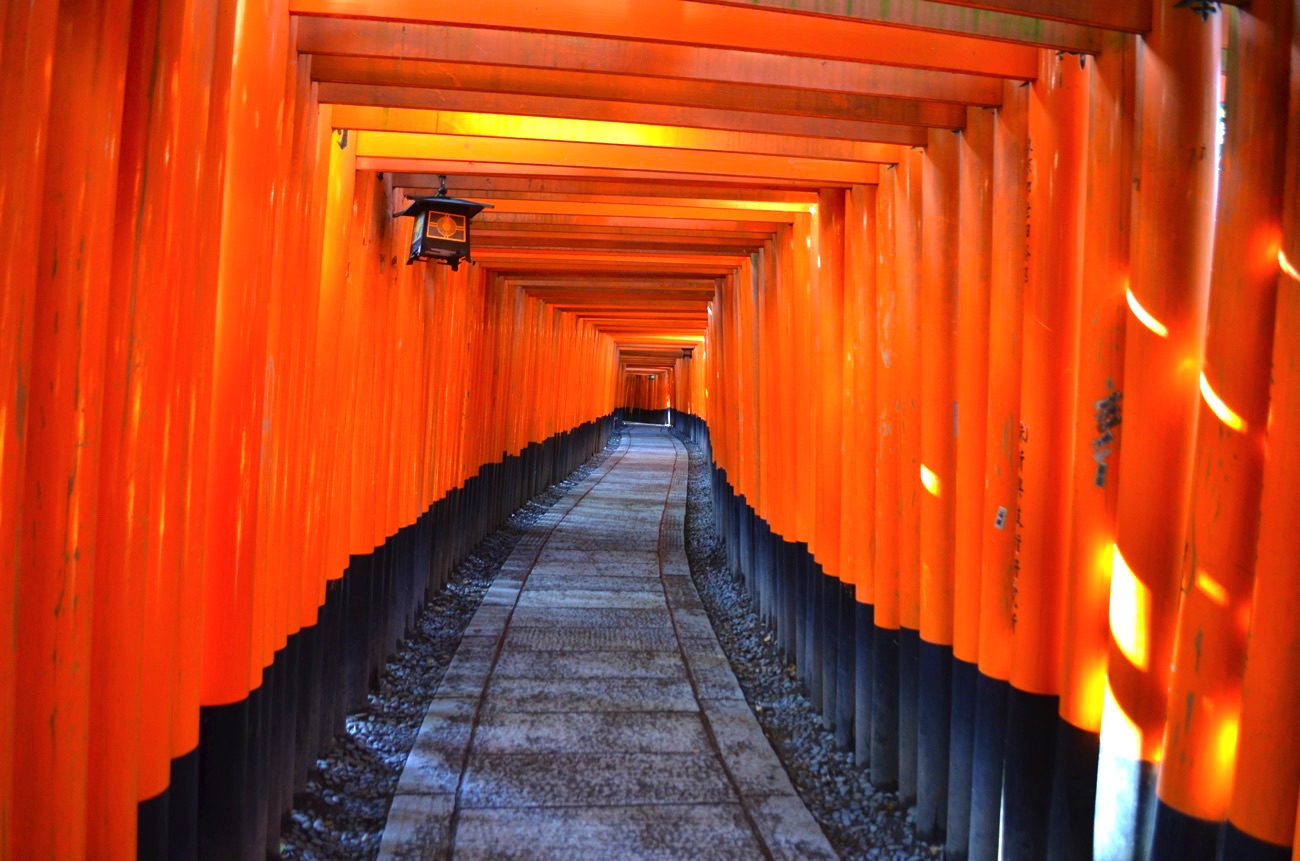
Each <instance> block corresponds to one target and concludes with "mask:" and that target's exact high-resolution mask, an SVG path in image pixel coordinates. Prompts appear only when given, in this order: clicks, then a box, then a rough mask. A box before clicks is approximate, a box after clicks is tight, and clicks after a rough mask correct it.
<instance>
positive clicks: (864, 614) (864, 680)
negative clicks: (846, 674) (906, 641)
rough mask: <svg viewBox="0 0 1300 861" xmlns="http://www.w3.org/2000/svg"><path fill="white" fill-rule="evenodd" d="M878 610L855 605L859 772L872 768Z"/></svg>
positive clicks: (856, 754) (855, 723)
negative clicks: (874, 672)
mask: <svg viewBox="0 0 1300 861" xmlns="http://www.w3.org/2000/svg"><path fill="white" fill-rule="evenodd" d="M875 617H876V608H875V607H873V606H872V605H871V604H864V603H862V602H861V601H857V600H854V602H853V627H854V629H855V635H854V660H853V761H854V762H855V763H856V764H857V765H858V767H859V768H866V767H868V766H870V765H871V726H872V723H873V721H872V708H871V706H872V694H873V693H874V691H873V686H874V684H875V682H874V680H873V679H872V670H873V669H874V668H875V662H876V624H875Z"/></svg>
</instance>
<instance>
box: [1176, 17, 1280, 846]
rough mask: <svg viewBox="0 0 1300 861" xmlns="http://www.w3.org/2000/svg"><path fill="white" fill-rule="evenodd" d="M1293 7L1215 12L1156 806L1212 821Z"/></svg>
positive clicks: (1237, 655)
mask: <svg viewBox="0 0 1300 861" xmlns="http://www.w3.org/2000/svg"><path fill="white" fill-rule="evenodd" d="M1292 7H1293V4H1292V3H1291V2H1280V0H1273V2H1269V0H1263V2H1255V3H1253V4H1252V5H1251V8H1250V11H1249V12H1240V13H1239V12H1237V11H1236V10H1230V11H1229V12H1228V13H1227V14H1228V16H1229V17H1228V23H1229V25H1230V31H1231V36H1230V46H1229V47H1230V52H1231V56H1232V57H1233V62H1232V64H1231V66H1230V67H1229V68H1228V70H1227V71H1228V77H1227V84H1228V88H1227V93H1226V99H1225V102H1226V105H1227V111H1228V113H1229V116H1230V117H1231V121H1230V122H1229V123H1228V127H1227V131H1226V135H1225V138H1224V148H1223V156H1222V166H1221V170H1220V173H1219V186H1220V191H1219V198H1218V210H1217V216H1216V225H1215V230H1216V235H1215V250H1214V264H1213V275H1212V279H1211V283H1210V305H1209V314H1208V323H1207V326H1206V342H1205V359H1204V361H1203V363H1202V367H1201V374H1200V390H1201V391H1200V394H1201V404H1200V418H1199V433H1198V435H1197V438H1196V466H1195V468H1194V470H1193V475H1194V478H1193V480H1192V488H1191V492H1192V501H1191V516H1190V519H1189V521H1188V525H1187V533H1188V534H1187V548H1186V551H1185V555H1184V558H1183V566H1182V584H1181V592H1182V603H1181V607H1180V609H1179V619H1178V632H1177V635H1176V637H1175V639H1174V654H1173V677H1172V679H1171V682H1170V689H1169V709H1168V711H1169V715H1170V718H1169V720H1168V723H1167V724H1166V727H1165V739H1164V749H1163V752H1162V755H1161V761H1162V763H1163V765H1162V767H1161V769H1160V783H1159V795H1160V799H1161V800H1162V801H1164V802H1165V803H1166V804H1168V805H1170V806H1171V807H1173V808H1174V809H1176V810H1178V811H1179V812H1181V813H1184V814H1186V815H1188V816H1192V817H1195V818H1197V819H1200V820H1207V821H1210V822H1213V823H1215V824H1216V825H1217V823H1218V822H1219V821H1220V820H1222V819H1224V818H1225V817H1226V816H1227V812H1228V803H1229V801H1230V799H1231V797H1232V780H1233V772H1234V770H1235V765H1236V748H1237V744H1236V739H1237V731H1238V727H1239V723H1240V712H1241V672H1242V666H1243V664H1244V660H1245V652H1246V639H1247V631H1248V627H1249V625H1248V619H1249V617H1250V606H1251V601H1250V598H1251V587H1252V579H1253V578H1252V576H1251V574H1252V568H1253V563H1254V560H1255V551H1256V548H1255V537H1256V534H1257V533H1256V530H1257V528H1258V523H1259V499H1260V491H1261V484H1262V480H1263V474H1262V473H1263V465H1264V452H1265V444H1266V441H1265V431H1266V424H1267V421H1268V409H1269V406H1268V404H1269V375H1270V368H1271V366H1272V362H1271V358H1272V357H1271V353H1272V349H1271V347H1272V337H1273V323H1274V314H1275V311H1276V307H1277V288H1278V265H1277V260H1278V250H1279V249H1280V247H1281V241H1280V240H1281V217H1282V177H1283V171H1284V166H1285V152H1286V137H1285V131H1284V128H1283V126H1282V125H1281V124H1280V123H1279V122H1278V121H1277V118H1278V117H1279V116H1281V115H1282V112H1283V111H1285V110H1286V101H1287V76H1286V71H1287V67H1288V65H1289V63H1288V60H1289V57H1288V53H1289V51H1288V50H1287V47H1288V46H1287V40H1286V35H1287V34H1289V33H1290V32H1291V17H1292ZM1234 25H1235V26H1234ZM1161 831H1162V829H1161V826H1160V825H1159V824H1158V825H1157V832H1156V841H1157V843H1159V842H1160V841H1161V840H1162V837H1163V835H1162V833H1161Z"/></svg>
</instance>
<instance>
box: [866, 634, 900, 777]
mask: <svg viewBox="0 0 1300 861" xmlns="http://www.w3.org/2000/svg"><path fill="white" fill-rule="evenodd" d="M873 630H874V632H875V636H874V640H875V642H874V644H873V645H874V649H873V651H874V655H873V657H874V660H873V661H872V664H871V784H872V785H873V786H875V787H876V788H877V789H885V790H892V789H896V788H897V787H898V664H899V658H898V652H899V646H898V640H899V634H898V629H897V628H880V627H873Z"/></svg>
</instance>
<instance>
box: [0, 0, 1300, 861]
mask: <svg viewBox="0 0 1300 861" xmlns="http://www.w3.org/2000/svg"><path fill="white" fill-rule="evenodd" d="M0 9H2V10H3V11H2V12H0V17H3V20H4V35H3V43H2V46H0V70H2V71H0V115H3V116H4V117H6V118H7V120H6V121H7V124H8V125H7V127H6V129H5V133H4V135H3V136H2V137H0V151H2V152H3V157H2V158H0V201H2V202H3V208H2V215H0V217H2V218H3V223H2V224H0V266H3V305H2V307H0V313H2V316H0V327H2V328H0V333H2V334H3V337H0V362H2V368H3V373H2V374H0V381H2V383H3V386H4V390H3V397H2V398H0V423H2V424H3V437H2V438H0V439H2V442H0V453H2V463H3V487H2V489H3V509H2V512H3V513H2V516H0V527H2V528H0V545H2V547H3V550H2V551H0V556H2V558H3V567H0V602H2V606H3V612H0V856H3V857H4V858H14V859H23V861H30V859H60V861H67V859H78V858H83V857H86V858H127V857H132V856H137V855H138V856H139V857H156V858H169V859H183V858H193V857H204V858H220V859H230V858H241V857H243V858H254V857H261V855H262V854H263V851H264V847H265V846H271V847H273V848H274V847H275V846H276V840H277V835H278V831H279V822H280V818H281V815H282V814H283V813H284V812H285V811H286V810H287V809H288V807H289V806H290V803H291V798H292V794H293V791H294V788H295V787H296V786H300V785H301V784H302V783H303V781H304V780H305V776H306V773H307V770H308V768H309V767H310V766H311V765H312V764H313V762H314V758H315V755H316V753H317V752H318V751H319V750H321V749H322V748H323V746H324V744H325V743H326V742H327V741H328V739H329V738H330V737H331V736H333V735H334V734H335V733H336V732H338V731H340V729H341V728H342V725H343V716H344V715H345V714H346V713H347V711H348V710H349V709H350V708H353V707H355V706H357V705H358V704H359V703H362V702H364V696H365V692H366V690H367V687H368V685H369V684H370V683H371V681H372V680H373V679H374V678H375V677H376V676H377V674H378V673H379V672H380V671H381V670H382V667H383V663H384V660H385V657H386V656H387V655H388V654H390V653H391V651H392V649H393V648H394V646H395V644H396V642H397V641H398V640H400V639H401V638H402V636H403V635H404V633H405V631H406V629H407V626H408V625H409V624H410V623H411V620H412V618H413V614H414V613H415V611H416V609H417V608H418V607H419V606H420V605H421V604H422V603H423V601H424V599H425V596H426V595H428V594H430V593H432V592H433V591H436V590H437V589H438V588H439V587H440V585H441V583H442V582H444V580H445V578H446V576H447V574H448V571H449V570H450V568H451V567H452V566H453V564H454V563H455V562H456V561H457V560H458V559H461V558H463V557H464V556H465V555H466V554H467V553H468V552H469V550H470V549H471V548H472V547H473V545H474V544H475V543H476V542H477V541H478V540H479V538H481V537H482V536H483V535H485V534H486V533H487V532H488V531H490V530H491V529H492V528H494V527H495V526H496V525H498V524H500V523H501V522H502V521H503V519H504V518H505V517H506V516H507V515H508V514H509V512H511V511H513V510H514V509H515V508H516V507H518V506H519V505H520V504H522V502H523V501H524V500H526V499H528V498H529V497H530V496H532V495H534V494H536V493H538V492H540V491H541V490H542V489H543V488H544V487H545V486H546V485H547V484H549V483H552V482H554V481H556V480H558V479H559V478H560V477H562V476H564V475H565V474H567V473H568V472H569V471H570V470H571V469H573V468H574V467H575V466H576V465H577V464H579V463H581V462H582V461H583V460H584V459H585V458H587V457H588V456H589V455H590V454H591V453H592V452H594V451H596V450H597V449H599V448H601V447H602V446H603V445H604V444H605V441H606V440H607V438H608V436H609V434H610V433H611V431H612V429H613V427H614V423H615V418H616V415H617V414H618V412H619V410H626V411H627V412H626V415H627V417H629V418H634V417H640V418H646V419H652V420H656V421H671V423H673V424H674V425H675V426H676V427H677V428H678V430H679V431H681V432H684V433H686V434H688V435H689V436H690V437H691V438H693V439H694V440H696V441H697V442H699V443H700V444H701V445H702V446H703V448H704V450H705V451H706V452H707V453H708V454H709V456H710V457H711V459H712V464H713V468H714V471H713V474H712V480H713V493H714V501H715V515H716V518H717V523H718V527H719V530H720V532H721V534H722V535H723V536H724V537H725V541H726V546H727V552H728V556H729V560H730V564H731V565H732V566H733V567H734V569H735V571H736V575H737V576H738V577H743V578H744V581H745V583H746V584H747V585H748V587H749V589H750V590H751V593H752V596H753V599H754V602H755V607H756V608H757V611H758V613H759V614H760V617H761V619H762V620H763V622H764V624H765V625H767V626H768V627H769V628H770V629H771V630H772V631H773V632H774V634H775V637H776V640H777V642H778V644H779V647H780V649H781V650H783V652H784V654H785V655H787V656H788V658H789V660H790V662H791V664H792V666H794V667H795V671H796V672H797V673H798V675H799V677H800V679H801V680H802V681H803V684H804V687H805V689H806V691H807V693H808V696H809V697H810V699H811V700H812V702H813V704H814V705H815V706H816V707H817V708H818V709H819V711H820V713H821V716H822V717H821V720H822V722H823V723H824V724H825V725H826V727H827V728H828V729H831V730H833V731H834V733H835V738H836V739H837V741H838V742H839V743H840V744H841V745H844V746H847V747H851V749H852V750H853V752H854V754H855V757H856V759H857V762H858V763H860V764H861V765H862V766H864V767H869V768H870V769H871V771H870V776H871V779H872V780H873V781H875V782H876V783H877V784H879V785H881V786H882V787H896V788H897V791H898V793H899V796H900V799H901V800H902V802H903V803H905V804H909V805H912V804H914V805H915V806H916V827H917V828H918V830H919V832H920V835H921V836H922V837H924V838H925V839H926V840H929V841H935V842H938V841H944V842H945V843H946V846H947V848H948V852H949V854H948V856H947V857H949V858H962V857H970V858H980V859H991V858H996V857H999V853H1000V856H1001V857H1003V858H1007V859H1041V858H1057V859H1065V858H1070V859H1074V858H1098V859H1135V858H1147V857H1157V858H1168V859H1174V858H1177V859H1200V858H1207V859H1208V858H1215V857H1222V858H1228V859H1255V858H1261V859H1262V858H1268V859H1274V858H1278V859H1280V858H1288V857H1292V853H1293V852H1294V851H1295V840H1296V836H1295V833H1296V829H1295V822H1296V808H1297V795H1298V793H1297V784H1298V781H1300V634H1298V629H1300V474H1298V473H1300V283H1297V281H1298V279H1300V276H1298V275H1297V271H1296V268H1294V267H1293V265H1292V263H1291V262H1289V261H1300V230H1298V229H1297V224H1296V219H1297V213H1298V212H1300V200H1297V191H1298V190H1300V179H1297V177H1298V176H1300V120H1298V116H1300V98H1298V95H1297V94H1298V93H1300V86H1298V84H1297V81H1298V80H1300V60H1297V59H1296V58H1300V48H1298V46H1300V39H1298V38H1297V35H1296V33H1297V30H1296V27H1297V22H1298V21H1300V15H1297V14H1296V6H1295V3H1294V0H1252V2H1251V3H1250V4H1249V6H1248V7H1242V8H1238V7H1236V6H1228V5H1223V6H1220V5H1219V4H1217V3H1213V2H1201V0H1181V2H1175V0H1155V2H1129V0H1113V2H1107V0H1058V2H1052V3H1033V2H1029V0H985V2H948V3H943V2H935V0H916V2H912V3H904V2H897V3H886V2H883V0H882V2H856V3H855V2H850V0H752V2H750V0H713V2H697V0H635V2H633V0H567V2H561V0H536V1H535V2H528V3H523V2H512V0H478V2H473V3H465V4H446V3H417V2H413V0H364V2H363V0H134V2H133V0H59V2H55V0H49V2H37V3H32V2H28V0H4V2H3V4H0ZM1221 106H1222V114H1221ZM1221 115H1222V116H1224V117H1226V120H1225V121H1224V122H1223V123H1222V124H1221V123H1220V117H1221ZM1220 128H1222V143H1221V144H1220V143H1219V142H1218V141H1217V140H1216V135H1217V134H1218V133H1219V131H1220ZM1216 155H1217V157H1216ZM439 174H445V175H447V177H448V179H447V186H448V189H449V191H450V192H451V193H453V194H454V195H455V196H459V197H464V198H468V199H473V200H478V201H481V202H486V203H491V204H492V205H493V207H494V208H493V209H490V210H487V211H485V212H484V213H483V214H482V215H480V216H478V217H477V218H476V219H475V221H474V223H473V226H472V241H473V251H472V257H473V258H474V260H475V261H476V265H461V266H460V267H459V268H458V269H457V270H456V271H452V270H451V269H450V267H447V266H440V265H435V264H429V263H417V264H414V265H409V266H408V265H403V264H404V262H405V259H406V256H407V250H408V248H409V243H410V233H411V227H410V226H409V225H410V224H411V219H397V218H394V216H393V213H394V212H395V211H397V210H399V209H401V208H403V207H404V205H405V197H406V196H407V195H418V194H429V193H431V192H432V190H433V189H434V188H436V187H437V175H439ZM688 355H689V357H688Z"/></svg>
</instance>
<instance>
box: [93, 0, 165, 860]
mask: <svg viewBox="0 0 1300 861" xmlns="http://www.w3.org/2000/svg"><path fill="white" fill-rule="evenodd" d="M174 16H175V10H173V16H171V17H167V16H166V15H165V10H162V9H160V8H159V7H158V5H157V4H155V3H150V2H141V3H136V4H134V6H133V15H132V25H131V34H130V41H131V50H130V60H129V62H128V64H127V68H126V79H125V80H126V84H125V97H124V104H123V117H122V136H121V153H120V161H119V181H118V187H117V201H116V212H115V217H114V222H113V224H114V227H115V229H114V231H113V272H112V279H111V284H110V285H109V291H110V292H109V297H108V331H107V349H106V351H105V356H104V390H105V397H104V406H103V417H102V422H103V426H102V431H101V440H102V448H101V452H102V455H101V463H100V496H99V517H98V522H97V525H96V526H97V530H96V541H97V552H96V564H95V590H94V617H95V618H94V625H93V637H92V654H91V665H90V677H91V688H90V722H89V733H90V736H91V738H92V739H94V743H93V744H92V745H91V748H90V757H89V762H88V768H87V787H88V791H87V814H88V819H87V835H86V839H87V847H88V851H89V852H90V854H92V855H94V856H96V857H104V858H132V859H134V858H136V857H137V856H138V855H142V856H143V857H150V856H151V855H152V854H154V853H156V852H157V851H158V850H157V849H156V848H154V847H155V845H156V844H157V843H158V842H159V840H158V839H151V840H146V843H145V846H144V847H142V848H143V849H144V851H142V852H141V851H138V850H137V801H138V799H140V798H142V797H150V796H153V795H157V794H158V793H159V792H161V791H162V790H163V789H164V788H165V787H166V784H167V780H168V777H167V772H168V765H169V756H168V754H169V752H170V751H169V729H170V726H169V723H170V717H171V715H170V713H169V707H170V703H169V701H168V698H167V694H169V693H170V685H169V684H168V682H169V681H170V678H169V677H170V675H171V674H170V672H169V671H168V670H169V668H166V667H158V666H157V663H159V662H160V661H161V659H162V657H163V656H167V655H169V654H170V652H171V643H170V642H162V643H160V642H156V641H154V642H151V645H152V646H153V647H154V651H153V652H151V653H149V654H148V655H147V658H148V660H149V663H150V669H151V670H153V672H151V673H150V679H149V682H150V684H149V685H148V688H147V689H146V686H145V685H144V684H142V669H143V668H142V662H143V661H144V660H145V659H146V653H145V650H144V639H145V637H144V635H145V631H146V630H147V627H146V625H145V598H146V590H148V592H149V597H150V599H151V606H156V604H155V602H158V603H167V604H169V605H171V606H169V607H168V608H167V614H168V616H170V614H171V613H174V612H175V611H176V608H175V606H174V603H175V602H174V597H173V589H172V588H171V587H172V586H173V585H174V582H175V581H174V580H173V579H172V578H173V577H174V576H175V573H176V572H175V571H167V572H165V574H163V572H161V571H159V570H158V569H155V568H153V567H152V566H153V565H154V564H155V561H156V558H157V556H158V554H159V551H160V550H161V547H160V546H159V541H158V540H157V529H156V526H154V525H153V524H154V523H155V522H156V521H154V520H153V519H152V515H155V514H157V513H159V512H158V510H157V506H158V505H159V502H158V499H159V498H160V497H161V495H162V494H163V493H164V492H165V486H166V482H167V480H168V474H167V464H166V463H165V460H166V458H165V457H159V453H160V452H162V453H169V449H170V446H169V445H168V444H167V443H168V442H169V441H168V440H166V439H165V437H164V432H165V431H166V430H167V424H166V412H165V402H166V390H167V385H166V384H167V382H168V381H167V379H166V375H167V373H168V369H169V368H171V367H172V364H173V358H172V342H171V339H172V336H171V331H170V330H171V315H170V313H169V311H170V308H171V306H172V303H173V301H174V299H173V296H172V292H173V289H174V283H173V282H171V281H169V280H166V279H164V278H160V277H158V275H159V274H161V273H162V272H163V271H165V269H166V267H167V266H168V265H169V264H170V262H171V261H170V259H169V258H170V256H171V254H172V253H173V251H172V249H171V248H170V247H169V243H168V238H169V237H168V221H169V220H170V218H171V214H170V213H169V212H168V211H167V203H168V192H169V184H170V182H171V180H172V171H171V168H172V166H173V164H174V163H173V162H172V161H171V159H170V152H169V149H170V148H171V146H172V145H174V144H173V142H172V141H171V140H170V139H169V136H168V135H167V134H166V133H165V132H166V131H167V130H169V127H171V125H172V123H171V122H169V120H172V117H170V116H168V114H169V113H171V112H172V111H174V110H176V107H177V106H176V102H177V101H178V100H176V99H170V98H169V99H166V100H164V99H163V98H161V97H160V94H158V93H157V92H156V91H153V90H151V88H150V77H151V73H152V72H153V71H154V70H153V69H152V68H151V64H152V63H153V62H155V61H158V62H160V63H161V64H162V65H163V66H164V67H167V68H168V69H170V68H171V66H172V62H173V58H175V57H176V54H177V52H178V51H179V49H180V47H181V46H180V44H179V38H178V36H179V31H180V21H179V20H177V19H176V18H175V17H174ZM146 57H147V58H148V64H146V62H145V59H144V58H146ZM164 102H166V103H167V104H166V106H164ZM156 574H163V576H162V577H158V576H151V575H156ZM163 630H165V628H164V629H163ZM166 640H170V637H168V638H166ZM160 695H161V696H160ZM146 705H147V707H148V713H147V714H146ZM160 718H161V719H163V721H164V722H163V723H162V725H161V726H159V725H158V723H157V721H158V720H159V719H160ZM146 719H147V720H148V725H149V727H150V728H151V729H152V730H154V732H153V733H151V734H150V736H149V738H148V739H147V740H146V737H145V736H144V734H143V732H142V728H143V726H144V724H145V721H146ZM146 746H147V747H148V748H149V752H150V753H151V754H154V755H153V756H150V758H149V766H150V768H149V774H148V778H149V781H148V785H149V788H150V790H152V791H150V792H149V794H148V796H142V795H141V794H140V792H139V789H140V784H141V780H140V777H141V770H142V768H143V761H144V758H145V747H146ZM159 754H160V755H159ZM150 824H151V826H152V827H151V830H154V829H156V828H157V826H158V823H150ZM162 841H163V842H165V838H162Z"/></svg>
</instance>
